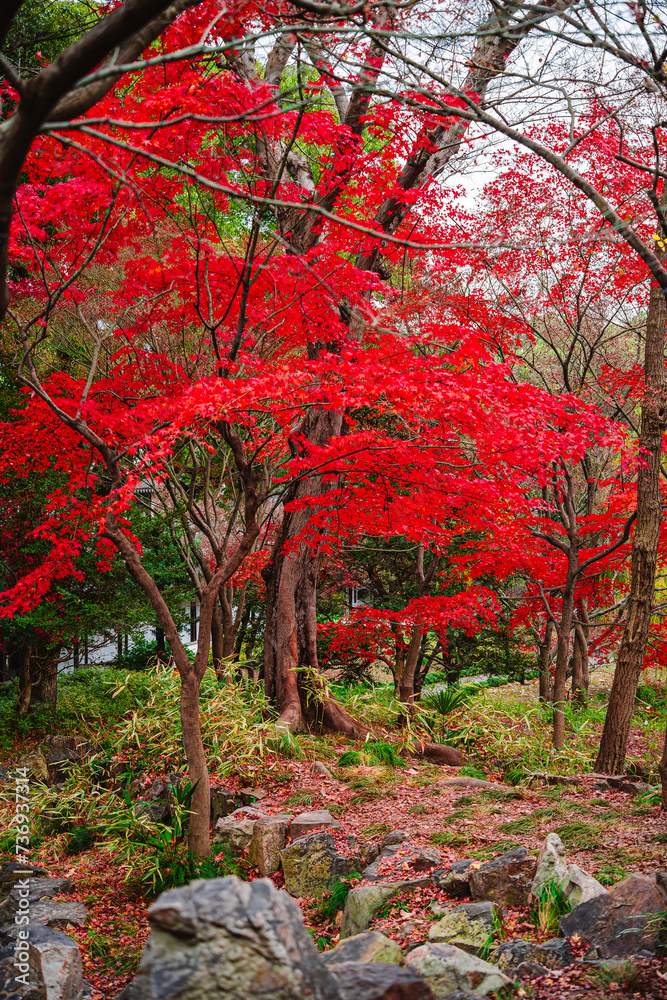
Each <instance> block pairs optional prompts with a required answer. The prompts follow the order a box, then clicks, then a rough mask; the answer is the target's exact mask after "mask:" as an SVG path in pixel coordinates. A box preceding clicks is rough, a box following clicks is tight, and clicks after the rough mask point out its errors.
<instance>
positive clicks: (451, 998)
mask: <svg viewBox="0 0 667 1000" xmlns="http://www.w3.org/2000/svg"><path fill="white" fill-rule="evenodd" d="M438 1000H479V993H471V992H470V990H453V991H452V992H451V993H448V994H447V996H445V997H439V998H438Z"/></svg>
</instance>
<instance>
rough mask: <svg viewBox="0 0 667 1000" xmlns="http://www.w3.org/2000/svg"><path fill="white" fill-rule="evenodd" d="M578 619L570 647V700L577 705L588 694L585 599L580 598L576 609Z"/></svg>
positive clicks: (587, 636) (588, 633)
mask: <svg viewBox="0 0 667 1000" xmlns="http://www.w3.org/2000/svg"><path fill="white" fill-rule="evenodd" d="M577 614H578V620H577V621H576V622H575V626H574V644H573V649H572V688H571V690H572V701H576V702H577V703H578V704H579V705H585V704H586V698H587V696H588V684H589V679H590V675H589V669H588V641H589V638H590V631H591V630H590V624H589V622H588V614H587V612H586V601H585V600H583V599H582V600H581V601H580V602H579V607H578V609H577Z"/></svg>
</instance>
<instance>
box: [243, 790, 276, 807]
mask: <svg viewBox="0 0 667 1000" xmlns="http://www.w3.org/2000/svg"><path fill="white" fill-rule="evenodd" d="M268 794H269V793H268V792H267V790H266V789H265V788H242V789H241V791H240V792H239V795H240V796H241V802H242V803H243V805H244V806H251V805H253V804H254V803H255V802H259V801H260V799H265V798H266V796H267V795H268Z"/></svg>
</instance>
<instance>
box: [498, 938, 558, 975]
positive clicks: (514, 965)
mask: <svg viewBox="0 0 667 1000" xmlns="http://www.w3.org/2000/svg"><path fill="white" fill-rule="evenodd" d="M492 960H493V963H494V965H497V966H498V968H499V969H503V970H504V971H506V972H508V973H509V972H513V971H515V970H518V969H519V968H520V967H521V966H522V965H525V964H528V965H538V966H540V968H542V969H562V968H563V967H564V966H566V965H571V964H572V962H573V961H574V956H573V955H572V949H571V948H570V945H569V942H568V941H567V939H566V938H551V940H550V941H545V943H544V944H535V942H534V941H522V940H521V938H517V939H516V940H514V941H504V942H503V943H502V944H501V945H500V946H499V947H498V948H496V950H495V951H494V953H493V955H492Z"/></svg>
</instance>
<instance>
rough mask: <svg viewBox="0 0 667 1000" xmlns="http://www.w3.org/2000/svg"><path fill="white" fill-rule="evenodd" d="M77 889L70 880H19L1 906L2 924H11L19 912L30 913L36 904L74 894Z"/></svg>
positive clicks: (0, 921) (0, 917)
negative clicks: (62, 895) (69, 893)
mask: <svg viewBox="0 0 667 1000" xmlns="http://www.w3.org/2000/svg"><path fill="white" fill-rule="evenodd" d="M22 881H25V882H27V885H22V884H21V882H22ZM75 888H76V887H75V885H74V882H72V880H71V879H69V878H27V879H25V880H21V879H18V880H17V881H16V883H15V885H14V887H13V888H12V890H11V891H10V893H9V895H8V896H7V897H6V899H5V900H4V901H3V903H2V905H0V923H3V924H5V923H9V922H10V920H13V919H14V914H15V913H18V912H19V910H20V911H28V910H29V909H31V908H32V906H33V905H34V904H35V903H40V902H44V901H45V900H50V899H53V897H54V896H59V895H60V894H61V893H67V892H74V889H75Z"/></svg>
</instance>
